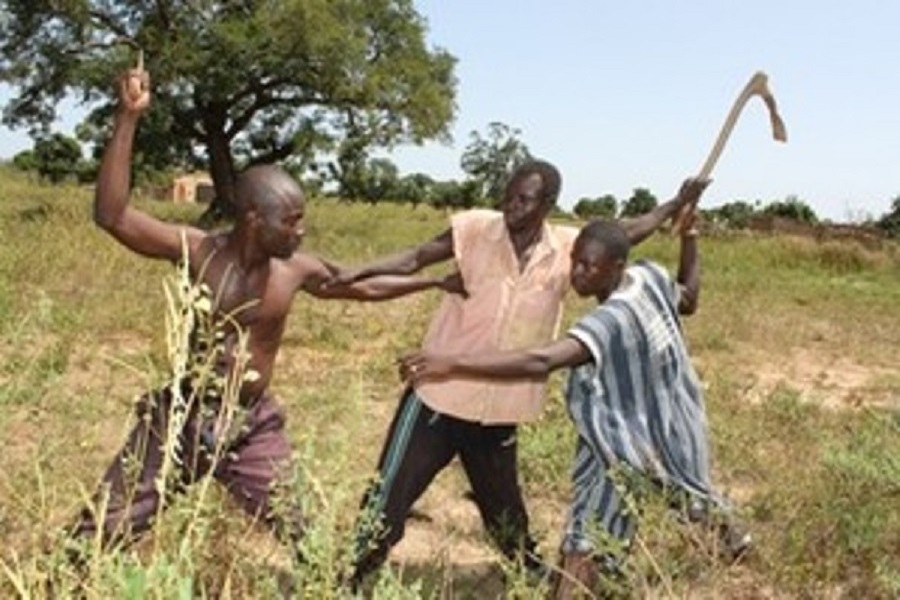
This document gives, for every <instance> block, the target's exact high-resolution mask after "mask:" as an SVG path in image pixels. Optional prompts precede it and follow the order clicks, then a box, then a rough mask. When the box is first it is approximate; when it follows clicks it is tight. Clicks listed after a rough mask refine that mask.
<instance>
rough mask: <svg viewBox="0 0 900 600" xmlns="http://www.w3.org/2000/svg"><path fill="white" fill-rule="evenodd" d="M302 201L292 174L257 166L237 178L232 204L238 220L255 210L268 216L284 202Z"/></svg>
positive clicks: (266, 166)
mask: <svg viewBox="0 0 900 600" xmlns="http://www.w3.org/2000/svg"><path fill="white" fill-rule="evenodd" d="M303 200H304V197H303V190H302V189H301V188H300V185H299V184H298V183H297V182H296V181H295V180H294V178H293V177H291V175H290V174H289V173H288V172H287V171H285V170H284V169H282V168H281V167H279V166H277V165H257V166H253V167H250V168H249V169H247V170H245V171H244V172H242V173H241V174H240V175H238V178H237V180H236V181H235V185H234V201H235V208H236V209H237V214H238V217H243V216H244V215H246V214H247V213H248V212H250V211H251V210H252V211H256V212H258V213H260V214H263V215H268V214H269V213H271V211H272V210H273V209H274V208H276V207H279V206H282V205H283V204H284V203H285V202H286V201H287V202H300V203H302V202H303Z"/></svg>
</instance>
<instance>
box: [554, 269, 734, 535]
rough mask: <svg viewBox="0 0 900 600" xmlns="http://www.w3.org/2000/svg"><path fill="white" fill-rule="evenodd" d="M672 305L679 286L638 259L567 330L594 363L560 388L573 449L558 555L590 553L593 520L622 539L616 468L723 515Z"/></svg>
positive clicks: (694, 380)
mask: <svg viewBox="0 0 900 600" xmlns="http://www.w3.org/2000/svg"><path fill="white" fill-rule="evenodd" d="M677 307H678V287H677V284H676V283H675V282H674V281H672V279H671V278H670V277H669V275H668V273H667V272H666V270H665V269H663V268H662V267H661V266H659V265H658V264H655V263H653V262H649V261H638V262H636V263H635V264H634V265H632V266H630V267H628V268H627V269H626V272H625V279H624V281H623V285H622V286H621V287H620V288H619V289H618V290H616V291H615V292H614V293H613V294H612V295H611V296H610V297H609V299H608V300H607V301H606V302H604V303H603V304H601V305H599V306H598V307H597V308H595V309H594V310H593V311H591V312H590V313H589V314H587V315H586V316H584V317H583V318H582V319H581V320H580V321H578V322H577V323H576V324H575V325H574V326H573V327H572V328H571V329H570V330H569V332H568V335H570V336H572V337H574V338H575V339H577V340H578V341H580V342H581V343H582V344H584V346H585V347H586V348H587V349H588V350H589V351H590V353H591V356H592V357H593V362H588V363H585V364H584V365H581V366H579V367H576V368H574V369H572V371H571V374H570V375H569V380H568V384H567V388H566V401H567V405H568V411H569V416H570V417H571V419H572V421H573V423H574V424H575V427H576V430H577V432H578V448H577V450H576V456H575V464H574V468H573V473H572V477H573V488H574V498H573V501H572V506H571V508H570V516H569V523H568V525H567V531H566V537H565V540H564V541H563V551H565V552H570V551H575V550H580V551H587V550H590V549H592V548H593V547H594V544H593V543H592V542H591V540H590V535H589V532H588V531H587V529H588V528H589V527H590V526H591V525H592V524H595V525H596V524H597V521H599V525H601V526H602V527H603V529H604V530H605V531H606V533H608V534H610V535H612V536H613V537H615V538H617V539H619V540H621V541H624V542H628V541H630V539H631V537H632V535H633V533H634V529H635V523H634V519H633V515H631V514H630V512H629V511H628V510H626V507H625V506H623V500H622V497H621V496H620V494H619V492H618V491H617V490H616V488H615V486H614V485H613V482H612V480H611V479H610V477H609V471H610V469H611V468H612V467H614V466H616V465H621V466H625V467H630V468H631V469H633V470H636V471H640V472H643V473H646V474H647V475H648V476H649V477H650V478H651V479H653V480H654V481H657V482H659V483H661V484H662V485H664V486H667V487H677V488H680V489H682V490H684V491H686V492H688V493H690V494H692V495H694V496H696V497H699V498H700V499H702V500H705V501H709V502H712V503H714V504H716V505H719V506H723V507H724V503H723V502H722V500H721V498H720V497H719V496H718V495H717V494H716V493H715V492H714V491H713V489H712V486H711V483H710V472H709V449H708V444H707V436H706V413H705V410H704V406H703V395H702V392H701V388H700V382H699V379H698V377H697V374H696V372H695V371H694V368H693V366H692V365H691V361H690V358H689V356H688V353H687V348H686V346H685V342H684V338H683V335H682V331H681V324H680V320H679V317H678V308H677Z"/></svg>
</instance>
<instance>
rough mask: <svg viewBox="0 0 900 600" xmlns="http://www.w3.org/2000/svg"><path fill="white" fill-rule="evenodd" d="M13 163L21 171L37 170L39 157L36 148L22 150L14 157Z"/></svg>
mask: <svg viewBox="0 0 900 600" xmlns="http://www.w3.org/2000/svg"><path fill="white" fill-rule="evenodd" d="M12 164H13V166H14V167H15V168H17V169H18V170H20V171H35V172H36V171H37V158H35V156H34V150H33V149H32V150H22V151H21V152H19V153H17V154H16V155H15V156H13V157H12Z"/></svg>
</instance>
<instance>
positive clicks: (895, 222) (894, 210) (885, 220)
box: [878, 196, 900, 238]
mask: <svg viewBox="0 0 900 600" xmlns="http://www.w3.org/2000/svg"><path fill="white" fill-rule="evenodd" d="M878 226H879V227H881V228H882V229H883V230H884V231H885V232H886V233H887V234H888V235H889V236H891V237H895V238H900V196H897V197H896V198H894V202H893V204H892V205H891V210H890V212H888V213H886V214H885V215H884V216H882V217H881V219H879V221H878Z"/></svg>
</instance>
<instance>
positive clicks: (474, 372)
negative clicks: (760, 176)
mask: <svg viewBox="0 0 900 600" xmlns="http://www.w3.org/2000/svg"><path fill="white" fill-rule="evenodd" d="M589 360H591V354H590V352H588V349H587V348H585V347H584V345H583V344H582V343H581V342H579V341H578V340H576V339H575V338H571V337H567V338H565V339H562V340H559V341H556V342H553V343H551V344H549V345H547V346H543V347H541V348H531V349H528V350H517V351H510V352H499V353H490V354H478V355H471V356H467V355H444V354H437V353H431V352H425V351H422V352H417V353H415V354H412V355H410V356H406V357H404V358H402V359H400V376H401V377H402V378H403V379H404V380H406V381H409V382H412V383H418V382H420V381H425V380H435V379H446V378H448V377H453V376H458V377H459V376H463V377H478V378H486V379H545V378H546V377H547V375H549V374H550V373H551V372H552V371H555V370H556V369H560V368H563V367H574V366H576V365H580V364H584V363H586V362H588V361H589Z"/></svg>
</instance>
